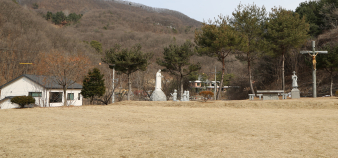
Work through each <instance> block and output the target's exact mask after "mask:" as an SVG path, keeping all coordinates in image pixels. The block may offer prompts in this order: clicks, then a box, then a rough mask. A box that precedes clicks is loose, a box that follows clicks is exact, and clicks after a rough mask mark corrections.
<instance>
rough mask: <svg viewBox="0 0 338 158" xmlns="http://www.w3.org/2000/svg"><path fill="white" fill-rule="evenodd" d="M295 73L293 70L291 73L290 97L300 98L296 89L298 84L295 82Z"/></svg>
mask: <svg viewBox="0 0 338 158" xmlns="http://www.w3.org/2000/svg"><path fill="white" fill-rule="evenodd" d="M297 79H298V77H297V75H296V72H295V71H293V75H292V90H291V98H292V99H299V98H300V91H299V89H298V84H297Z"/></svg>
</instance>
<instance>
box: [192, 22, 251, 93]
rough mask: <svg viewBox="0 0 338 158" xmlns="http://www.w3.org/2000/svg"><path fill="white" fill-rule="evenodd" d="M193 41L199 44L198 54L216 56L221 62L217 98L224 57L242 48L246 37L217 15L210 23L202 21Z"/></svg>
mask: <svg viewBox="0 0 338 158" xmlns="http://www.w3.org/2000/svg"><path fill="white" fill-rule="evenodd" d="M195 42H196V43H197V45H199V48H198V52H199V53H200V55H206V56H210V57H216V58H217V59H218V61H220V62H221V63H222V77H221V85H220V87H219V90H218V93H217V97H216V98H217V99H219V98H220V92H221V89H222V87H223V80H224V74H225V62H226V61H225V58H226V57H227V56H228V55H229V54H230V53H234V52H235V51H236V50H238V49H241V48H243V47H244V44H245V42H246V37H244V36H243V35H242V34H240V32H238V31H236V30H235V29H234V28H232V27H231V26H230V25H229V24H228V23H227V19H226V18H225V17H221V16H219V20H216V21H215V22H214V23H210V24H205V23H204V24H203V25H202V30H201V31H196V33H195Z"/></svg>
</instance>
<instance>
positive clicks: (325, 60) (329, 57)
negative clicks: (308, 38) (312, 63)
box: [317, 43, 338, 97]
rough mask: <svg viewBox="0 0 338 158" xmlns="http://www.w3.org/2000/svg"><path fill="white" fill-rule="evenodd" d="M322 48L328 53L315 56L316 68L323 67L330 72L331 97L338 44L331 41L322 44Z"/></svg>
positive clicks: (337, 59)
mask: <svg viewBox="0 0 338 158" xmlns="http://www.w3.org/2000/svg"><path fill="white" fill-rule="evenodd" d="M323 50H327V51H328V52H329V53H328V54H323V55H318V56H317V68H318V69H324V70H326V71H327V72H328V73H329V74H330V79H331V81H330V95H331V97H332V96H333V92H332V86H333V76H334V75H335V72H336V71H337V70H338V45H337V44H333V43H331V44H328V45H326V46H324V47H323Z"/></svg>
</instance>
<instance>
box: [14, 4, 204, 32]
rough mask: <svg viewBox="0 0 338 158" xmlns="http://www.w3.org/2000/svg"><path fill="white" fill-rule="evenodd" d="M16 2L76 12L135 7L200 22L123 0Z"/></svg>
mask: <svg viewBox="0 0 338 158" xmlns="http://www.w3.org/2000/svg"><path fill="white" fill-rule="evenodd" d="M17 2H18V3H19V4H20V5H22V6H27V7H33V5H34V4H37V5H38V6H39V7H38V8H37V9H39V10H41V11H52V12H58V11H68V12H75V13H78V14H85V13H87V12H89V11H91V10H94V9H114V8H118V9H126V10H130V11H135V9H136V8H140V9H143V10H146V11H147V12H152V13H158V14H161V15H164V16H169V17H174V18H177V19H178V20H180V21H181V23H182V24H183V25H189V26H200V25H201V22H199V21H197V20H195V19H192V18H190V17H188V16H187V15H184V14H183V13H180V12H178V11H174V10H170V9H163V8H153V7H149V6H146V5H143V4H139V3H134V2H130V1H123V0H17ZM136 11H139V10H136ZM154 16H156V15H154Z"/></svg>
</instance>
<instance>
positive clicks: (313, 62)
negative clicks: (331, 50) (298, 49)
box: [309, 52, 319, 70]
mask: <svg viewBox="0 0 338 158" xmlns="http://www.w3.org/2000/svg"><path fill="white" fill-rule="evenodd" d="M318 53H319V52H317V53H316V54H310V53H309V55H310V56H311V57H312V64H313V69H315V70H317V69H316V64H317V62H316V56H317V55H318Z"/></svg>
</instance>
